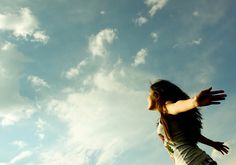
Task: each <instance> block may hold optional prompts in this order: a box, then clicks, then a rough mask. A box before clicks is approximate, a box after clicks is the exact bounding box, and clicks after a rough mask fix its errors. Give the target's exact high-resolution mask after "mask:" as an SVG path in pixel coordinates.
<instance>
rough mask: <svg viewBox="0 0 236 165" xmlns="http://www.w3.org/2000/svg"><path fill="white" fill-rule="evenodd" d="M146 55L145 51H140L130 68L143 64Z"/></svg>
mask: <svg viewBox="0 0 236 165" xmlns="http://www.w3.org/2000/svg"><path fill="white" fill-rule="evenodd" d="M147 55H148V51H147V49H141V50H140V51H139V52H138V53H137V54H136V56H135V58H134V62H133V63H132V66H138V65H140V64H145V57H146V56H147Z"/></svg>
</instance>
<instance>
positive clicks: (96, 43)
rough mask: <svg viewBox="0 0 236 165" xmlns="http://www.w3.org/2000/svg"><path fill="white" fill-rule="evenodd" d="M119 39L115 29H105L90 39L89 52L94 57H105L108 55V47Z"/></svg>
mask: <svg viewBox="0 0 236 165" xmlns="http://www.w3.org/2000/svg"><path fill="white" fill-rule="evenodd" d="M116 37H117V35H116V30H115V29H103V30H101V31H100V32H98V33H97V34H96V35H95V36H94V35H92V36H91V37H90V38H89V46H88V48H89V51H90V52H91V53H92V55H93V56H100V57H104V56H105V55H106V54H107V49H106V46H107V45H108V44H111V43H112V42H113V40H114V39H115V38H116Z"/></svg>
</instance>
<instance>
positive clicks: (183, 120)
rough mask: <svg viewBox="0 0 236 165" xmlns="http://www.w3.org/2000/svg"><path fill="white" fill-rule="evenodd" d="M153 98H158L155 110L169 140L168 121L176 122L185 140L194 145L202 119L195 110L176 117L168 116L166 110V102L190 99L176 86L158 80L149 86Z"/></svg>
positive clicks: (170, 134) (199, 131) (170, 137)
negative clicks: (157, 111)
mask: <svg viewBox="0 0 236 165" xmlns="http://www.w3.org/2000/svg"><path fill="white" fill-rule="evenodd" d="M150 88H151V90H152V91H153V95H154V97H158V101H157V103H156V104H157V109H158V110H159V112H160V114H161V118H160V122H161V124H162V125H163V127H164V131H165V133H166V135H167V137H168V138H169V139H172V131H171V128H170V127H169V120H176V121H177V122H178V123H179V126H180V128H181V131H182V132H183V134H184V136H185V138H186V140H188V141H189V142H190V143H193V144H196V143H197V141H198V138H199V136H200V134H201V128H202V122H201V120H202V117H201V113H200V112H199V110H198V109H197V108H194V109H192V110H190V111H187V112H183V113H179V114H177V115H169V114H168V112H167V109H166V106H165V105H166V102H167V101H171V102H177V101H178V100H186V99H189V98H190V97H189V96H188V95H187V94H186V93H184V92H183V91H182V90H181V89H180V88H179V87H178V86H176V85H175V84H173V83H171V82H169V81H167V80H159V81H157V82H155V83H154V84H152V85H151V87H150Z"/></svg>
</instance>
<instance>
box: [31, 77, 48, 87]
mask: <svg viewBox="0 0 236 165" xmlns="http://www.w3.org/2000/svg"><path fill="white" fill-rule="evenodd" d="M27 80H28V81H30V82H31V84H32V86H33V87H35V88H36V89H37V90H38V89H41V88H42V87H47V88H49V85H48V83H47V82H46V81H45V80H43V79H41V78H39V77H37V76H33V75H30V76H28V78H27Z"/></svg>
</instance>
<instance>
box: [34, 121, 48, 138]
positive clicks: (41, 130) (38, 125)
mask: <svg viewBox="0 0 236 165" xmlns="http://www.w3.org/2000/svg"><path fill="white" fill-rule="evenodd" d="M35 124H36V128H37V130H36V134H37V136H38V138H39V139H40V140H43V139H44V138H45V133H44V131H45V126H46V125H47V122H46V121H45V120H42V119H41V118H38V120H37V121H36V122H35Z"/></svg>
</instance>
